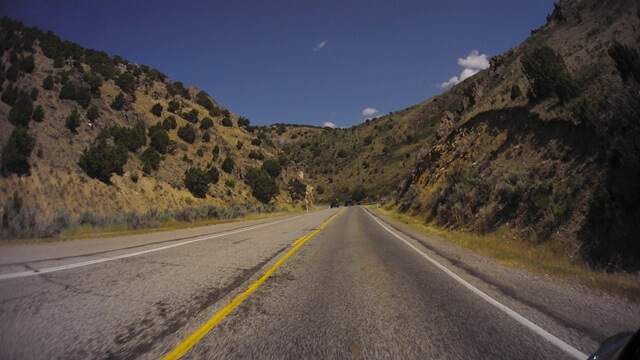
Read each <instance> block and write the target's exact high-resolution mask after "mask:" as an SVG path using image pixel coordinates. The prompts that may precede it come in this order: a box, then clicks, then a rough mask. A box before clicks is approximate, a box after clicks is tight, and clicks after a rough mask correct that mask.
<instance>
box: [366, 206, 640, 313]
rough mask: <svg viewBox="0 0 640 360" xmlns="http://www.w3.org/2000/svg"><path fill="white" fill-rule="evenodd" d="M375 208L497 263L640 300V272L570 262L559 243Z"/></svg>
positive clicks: (389, 208) (380, 212) (373, 209)
mask: <svg viewBox="0 0 640 360" xmlns="http://www.w3.org/2000/svg"><path fill="white" fill-rule="evenodd" d="M370 209H371V210H372V211H375V212H377V213H379V214H382V215H385V216H388V217H390V218H392V219H394V220H397V221H400V222H402V223H404V224H407V225H409V226H411V227H412V228H414V229H416V230H418V231H421V232H424V233H428V234H431V235H435V236H437V237H439V238H442V239H445V240H447V241H450V242H452V243H454V244H457V245H459V246H462V247H464V248H466V249H469V250H471V251H474V252H476V253H479V254H482V255H485V256H488V257H490V258H492V259H494V260H495V261H497V262H498V263H500V264H502V265H505V266H508V267H512V268H516V269H521V270H525V271H529V272H532V273H537V274H544V275H552V276H556V277H559V278H562V279H567V280H571V281H575V282H577V283H579V284H582V285H585V286H587V287H589V288H591V289H593V290H596V291H602V292H606V293H610V294H615V295H618V296H622V297H625V298H627V299H629V300H632V301H634V302H640V275H639V274H627V273H606V272H602V271H594V270H592V269H589V268H588V267H587V266H586V265H584V264H582V263H577V262H571V261H570V260H569V259H568V258H567V257H566V256H565V255H564V254H566V251H565V249H563V248H562V246H561V245H559V244H558V243H553V242H551V243H547V244H544V245H533V244H530V243H527V242H526V241H524V240H523V239H518V238H517V237H515V236H514V235H513V233H511V232H510V231H509V230H507V229H502V230H499V231H497V232H494V233H491V234H487V235H477V234H473V233H468V232H461V231H449V230H446V229H443V228H441V227H438V226H434V225H433V224H428V223H426V222H425V221H424V220H422V219H420V218H419V217H416V216H410V215H407V214H403V213H400V212H398V211H397V210H396V209H395V208H393V207H383V208H379V209H376V207H375V206H372V207H370Z"/></svg>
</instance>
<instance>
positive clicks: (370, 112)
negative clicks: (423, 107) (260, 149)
mask: <svg viewBox="0 0 640 360" xmlns="http://www.w3.org/2000/svg"><path fill="white" fill-rule="evenodd" d="M377 113H378V110H377V109H374V108H370V107H368V108H366V109H364V110H362V115H364V116H372V115H375V114H377Z"/></svg>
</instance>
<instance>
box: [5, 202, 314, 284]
mask: <svg viewBox="0 0 640 360" xmlns="http://www.w3.org/2000/svg"><path fill="white" fill-rule="evenodd" d="M307 215H310V214H302V215H298V216H293V217H290V218H286V219H282V220H277V221H273V222H268V223H264V224H258V225H254V226H248V227H243V228H241V229H236V230H231V231H225V232H222V233H218V234H214V235H207V236H199V237H196V238H195V239H192V240H187V241H183V242H179V243H176V244H171V245H166V246H161V247H158V248H153V249H148V250H142V251H136V252H132V253H128V254H122V255H118V256H112V257H107V258H100V259H94V260H87V261H81V262H77V263H71V264H66V265H60V266H54V267H50V268H44V269H36V270H29V271H21V272H16V273H9V274H0V280H7V279H15V278H21V277H26V276H34V275H41V274H47V273H52V272H56V271H62V270H68V269H74V268H78V267H83V266H89V265H95V264H100V263H103V262H107V261H114V260H120V259H126V258H130V257H134V256H140V255H145V254H149V253H153V252H156V251H162V250H167V249H171V248H174V247H178V246H182V245H187V244H192V243H196V242H200V241H204V240H211V239H215V238H219V237H223V236H228V235H234V234H239V233H242V232H246V231H251V230H255V229H259V228H263V227H265V226H270V225H275V224H279V223H282V222H285V221H289V220H293V219H297V218H300V217H302V216H307ZM150 245H153V244H150ZM113 251H118V249H116V250H113Z"/></svg>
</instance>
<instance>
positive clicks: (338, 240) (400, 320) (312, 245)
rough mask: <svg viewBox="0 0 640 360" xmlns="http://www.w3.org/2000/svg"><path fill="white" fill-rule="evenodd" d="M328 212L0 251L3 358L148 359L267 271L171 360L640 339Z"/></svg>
mask: <svg viewBox="0 0 640 360" xmlns="http://www.w3.org/2000/svg"><path fill="white" fill-rule="evenodd" d="M339 211H340V210H339V209H327V210H323V211H319V212H315V213H310V214H304V215H297V216H293V217H284V218H278V219H269V220H259V221H252V222H243V223H233V224H224V225H216V226H210V227H205V228H197V229H189V230H181V231H176V232H164V233H156V234H147V235H139V236H134V237H129V238H117V239H99V240H83V241H75V242H66V243H57V244H45V245H37V246H34V245H30V246H16V247H3V248H0V358H1V359H14V358H15V359H27V358H28V359H50V358H65V359H75V358H78V359H80V358H81V359H85V358H118V359H131V358H161V357H163V356H165V355H166V354H168V353H170V352H171V351H172V350H173V349H175V348H176V347H177V346H179V345H180V344H183V343H184V340H185V339H187V338H188V337H189V336H190V335H192V334H193V333H194V332H196V331H197V330H198V329H201V327H202V326H203V324H205V323H207V321H209V320H210V319H211V318H212V317H214V315H216V314H218V313H219V312H220V311H221V310H224V309H228V304H229V303H231V302H232V301H233V300H234V299H236V298H237V297H238V296H239V295H240V294H241V293H243V292H244V291H245V290H246V289H247V288H248V287H249V286H250V285H252V284H255V283H256V281H258V279H259V278H260V277H261V276H262V275H263V274H264V273H265V272H267V271H268V270H269V269H273V267H274V266H278V264H279V263H282V265H281V266H279V267H278V268H277V269H275V272H273V274H272V275H271V277H270V278H268V279H267V280H266V281H264V282H263V283H262V284H261V285H260V286H259V287H257V288H256V290H255V292H253V293H251V294H250V295H249V296H248V297H247V298H246V299H244V301H243V302H242V303H240V304H239V305H238V306H237V307H235V308H234V309H233V310H232V311H231V312H230V313H229V315H228V316H226V317H225V318H223V319H222V320H221V321H220V323H219V324H218V325H217V326H215V327H214V328H213V329H211V330H210V331H207V332H205V333H204V336H203V337H202V338H201V339H200V340H199V341H198V342H197V343H196V344H195V345H194V346H193V347H191V348H189V350H188V351H187V352H186V354H185V356H184V358H292V359H294V358H295V359H298V358H382V357H384V358H443V359H455V358H460V359H468V358H518V359H527V358H531V359H533V358H535V359H540V358H559V359H562V358H568V359H571V358H575V356H572V352H573V355H576V354H580V353H589V352H591V351H593V350H594V349H595V347H596V346H597V343H598V341H601V340H603V339H604V338H605V337H606V336H608V335H610V334H611V333H614V332H618V331H623V330H630V329H634V328H635V327H636V326H638V324H640V307H638V305H637V304H631V303H628V302H626V301H624V300H622V299H618V298H614V297H610V296H607V295H602V294H594V293H592V292H590V291H589V290H587V289H584V288H582V287H579V286H575V285H572V284H570V283H566V282H563V281H560V280H557V279H550V278H548V277H540V276H534V275H530V274H526V273H522V272H519V271H516V270H513V269H507V268H504V267H501V266H499V265H497V264H495V263H494V262H492V261H490V260H488V259H486V258H484V257H481V256H478V255H476V254H472V253H469V252H467V251H465V250H461V249H458V248H456V247H455V246H453V245H451V244H448V243H446V242H443V241H441V240H438V239H435V238H432V237H429V236H427V235H424V234H420V233H416V232H414V231H412V230H410V229H408V228H406V227H405V226H403V225H401V224H397V223H394V222H392V221H390V220H389V219H380V218H377V217H376V218H374V216H372V215H371V214H370V213H369V212H368V211H367V210H365V209H363V208H359V207H352V208H347V209H343V210H342V212H339ZM336 214H337V216H336V217H335V218H334V219H333V220H332V221H331V222H329V223H328V224H326V226H325V227H324V228H323V229H321V230H320V231H318V232H317V233H316V235H315V236H314V237H312V238H311V239H309V240H308V241H307V242H306V243H304V244H301V243H300V242H296V240H298V239H299V238H301V237H303V236H305V235H307V234H309V233H311V232H312V231H314V229H317V228H318V227H320V226H321V224H323V223H325V222H326V221H327V220H328V219H330V218H332V216H333V215H336ZM383 226H384V227H383ZM387 229H388V230H387ZM394 234H395V235H394ZM294 242H296V243H295V244H296V245H298V246H296V245H293V244H294ZM296 249H297V250H296ZM287 254H289V255H290V257H288V258H286V260H285V261H284V262H282V261H281V260H282V259H283V258H285V257H286V256H287ZM473 289H475V291H476V292H474V290H473ZM488 299H490V300H488ZM491 301H494V302H495V303H491ZM496 304H499V305H496ZM500 306H502V308H501V307H500ZM505 307H507V308H508V309H510V310H505ZM509 311H512V312H511V313H510V312H509ZM514 314H515V315H514ZM518 317H521V318H518ZM523 319H524V320H523ZM532 324H535V325H532ZM536 326H538V327H537V328H536ZM563 344H564V345H563Z"/></svg>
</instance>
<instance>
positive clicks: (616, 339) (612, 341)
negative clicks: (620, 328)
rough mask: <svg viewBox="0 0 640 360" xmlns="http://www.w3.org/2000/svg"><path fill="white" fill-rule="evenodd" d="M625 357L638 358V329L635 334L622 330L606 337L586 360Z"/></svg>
mask: <svg viewBox="0 0 640 360" xmlns="http://www.w3.org/2000/svg"><path fill="white" fill-rule="evenodd" d="M627 359H629V360H631V359H640V329H639V330H638V331H636V333H635V334H634V333H632V332H624V333H620V334H616V335H613V336H612V337H610V338H608V339H606V340H605V341H603V342H602V343H601V344H600V347H599V348H598V350H596V352H594V353H593V354H592V355H591V356H589V359H587V360H627Z"/></svg>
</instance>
